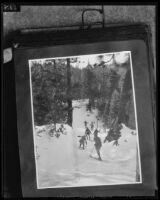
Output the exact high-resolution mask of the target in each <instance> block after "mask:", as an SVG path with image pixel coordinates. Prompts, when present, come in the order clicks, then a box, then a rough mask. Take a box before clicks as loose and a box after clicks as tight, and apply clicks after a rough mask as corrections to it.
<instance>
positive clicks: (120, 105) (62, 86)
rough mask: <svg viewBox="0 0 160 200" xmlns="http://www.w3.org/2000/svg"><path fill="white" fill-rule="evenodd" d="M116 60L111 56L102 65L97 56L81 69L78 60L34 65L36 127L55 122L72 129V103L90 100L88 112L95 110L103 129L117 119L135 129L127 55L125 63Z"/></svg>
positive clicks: (99, 56) (100, 57) (101, 60)
mask: <svg viewBox="0 0 160 200" xmlns="http://www.w3.org/2000/svg"><path fill="white" fill-rule="evenodd" d="M127 56H128V57H127ZM82 57H83V56H82ZM90 57H91V56H90ZM115 57H116V54H111V55H110V57H109V58H107V59H108V60H109V61H108V60H107V61H105V59H104V58H105V55H98V56H96V61H94V62H93V61H92V63H91V62H90V60H91V59H89V58H88V59H87V56H86V59H85V61H86V62H87V63H86V66H85V67H82V68H80V67H79V62H81V60H80V59H79V57H73V58H64V59H46V60H45V61H44V62H40V61H39V62H37V61H35V62H34V61H33V62H32V68H31V70H32V88H33V104H34V116H35V117H34V120H35V124H36V125H39V126H40V125H44V124H50V123H56V122H57V123H68V124H69V125H71V126H72V100H78V99H89V103H88V105H87V109H88V110H89V111H92V109H93V108H95V107H96V108H97V109H98V115H99V116H98V117H99V118H100V119H101V120H103V123H104V127H105V128H106V127H110V126H111V124H112V123H113V121H114V120H115V119H117V120H118V122H120V123H124V124H125V125H126V126H127V127H129V128H132V129H135V117H134V116H135V113H134V104H133V91H132V80H131V69H130V59H129V55H126V60H125V62H124V63H118V62H116V58H115ZM91 58H92V57H91Z"/></svg>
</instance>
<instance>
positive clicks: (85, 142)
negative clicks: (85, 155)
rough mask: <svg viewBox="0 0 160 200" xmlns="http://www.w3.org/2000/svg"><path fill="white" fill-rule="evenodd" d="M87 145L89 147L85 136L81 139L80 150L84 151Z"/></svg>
mask: <svg viewBox="0 0 160 200" xmlns="http://www.w3.org/2000/svg"><path fill="white" fill-rule="evenodd" d="M85 145H87V140H86V136H85V135H83V136H81V139H80V140H79V148H81V146H82V148H83V149H84V148H85Z"/></svg>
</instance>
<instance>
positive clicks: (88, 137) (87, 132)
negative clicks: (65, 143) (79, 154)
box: [85, 127, 91, 140]
mask: <svg viewBox="0 0 160 200" xmlns="http://www.w3.org/2000/svg"><path fill="white" fill-rule="evenodd" d="M90 134H91V131H90V130H89V128H88V127H86V131H85V135H86V138H87V139H88V140H90Z"/></svg>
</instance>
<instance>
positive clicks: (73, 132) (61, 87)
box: [29, 52, 140, 188]
mask: <svg viewBox="0 0 160 200" xmlns="http://www.w3.org/2000/svg"><path fill="white" fill-rule="evenodd" d="M130 62H131V61H130V53H129V52H119V53H118V52H117V53H108V54H107V53H106V54H97V55H94V54H93V55H82V56H74V57H62V58H50V59H38V60H32V61H30V63H29V64H30V75H31V83H32V85H31V86H32V87H31V88H32V90H31V92H32V97H33V98H32V99H33V114H34V124H33V126H34V131H33V134H34V137H35V143H34V145H35V160H36V166H37V174H38V175H37V180H38V181H37V183H38V185H37V187H38V188H48V187H61V186H64V187H65V186H67V187H68V186H87V185H97V184H98V185H103V184H104V185H105V184H119V183H120V184H123V183H124V184H126V183H135V182H139V181H140V163H139V154H138V140H137V135H138V133H137V127H136V123H135V108H134V101H133V86H132V78H131V74H132V73H131V63H130ZM97 145H98V146H97Z"/></svg>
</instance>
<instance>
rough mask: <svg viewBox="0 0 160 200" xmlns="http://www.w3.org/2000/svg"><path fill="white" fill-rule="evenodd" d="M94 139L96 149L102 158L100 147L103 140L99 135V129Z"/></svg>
mask: <svg viewBox="0 0 160 200" xmlns="http://www.w3.org/2000/svg"><path fill="white" fill-rule="evenodd" d="M94 141H95V144H94V146H95V149H96V152H97V155H98V159H99V160H102V158H101V155H100V149H101V147H102V142H101V139H100V137H98V130H97V129H96V130H95V132H94Z"/></svg>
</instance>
